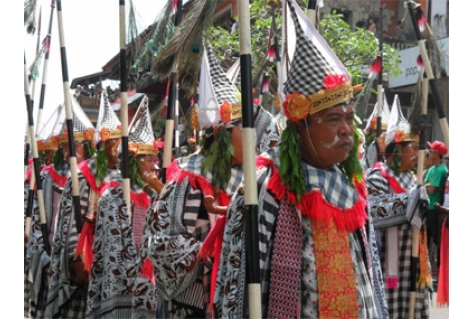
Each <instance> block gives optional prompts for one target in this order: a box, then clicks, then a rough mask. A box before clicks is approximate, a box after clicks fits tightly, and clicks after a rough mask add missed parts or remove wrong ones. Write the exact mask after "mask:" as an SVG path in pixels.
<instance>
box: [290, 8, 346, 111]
mask: <svg viewBox="0 0 474 319" xmlns="http://www.w3.org/2000/svg"><path fill="white" fill-rule="evenodd" d="M286 3H287V4H288V9H289V13H290V15H291V18H292V24H293V25H294V32H295V34H294V35H293V34H289V33H287V34H286V37H294V36H296V44H295V45H294V53H293V54H292V57H291V61H290V66H289V71H288V74H287V79H286V82H285V83H284V85H283V92H284V94H294V93H295V92H299V93H300V94H301V95H304V96H306V97H307V98H308V100H309V103H310V105H309V107H310V110H309V114H314V113H316V112H319V111H322V110H324V109H327V108H329V107H331V106H335V105H338V104H341V103H348V102H349V101H350V100H352V99H353V90H352V85H351V78H350V75H349V73H348V72H347V70H346V68H345V67H344V66H343V65H342V63H341V62H340V61H339V59H338V58H337V56H336V55H335V54H334V52H333V51H332V50H331V48H330V47H329V46H328V45H327V43H326V41H325V40H324V39H323V38H322V37H321V35H320V34H319V33H318V31H317V30H316V29H315V28H314V26H313V25H312V24H311V23H310V22H309V20H308V19H307V18H306V17H303V16H304V14H302V10H301V9H300V8H299V6H298V4H297V3H295V1H294V0H288V1H286ZM288 20H289V19H288V18H287V23H288V22H289V21H288ZM284 41H285V40H284ZM286 43H288V40H286Z"/></svg>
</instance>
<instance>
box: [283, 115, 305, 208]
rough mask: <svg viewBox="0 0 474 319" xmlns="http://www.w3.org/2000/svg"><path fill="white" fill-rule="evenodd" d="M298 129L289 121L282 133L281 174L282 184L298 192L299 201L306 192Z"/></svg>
mask: <svg viewBox="0 0 474 319" xmlns="http://www.w3.org/2000/svg"><path fill="white" fill-rule="evenodd" d="M298 137H299V134H298V129H297V127H296V123H294V122H292V121H288V125H287V127H286V129H285V130H284V131H283V134H282V135H281V145H280V176H281V183H282V185H285V184H286V185H287V187H288V190H290V191H293V192H295V193H296V197H297V198H298V202H300V201H301V195H303V194H304V192H305V185H304V175H303V168H302V167H301V156H300V151H299V149H298Z"/></svg>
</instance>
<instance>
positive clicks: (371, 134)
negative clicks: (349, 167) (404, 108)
mask: <svg viewBox="0 0 474 319" xmlns="http://www.w3.org/2000/svg"><path fill="white" fill-rule="evenodd" d="M377 109H378V102H377V103H375V106H374V111H373V112H372V114H371V115H370V117H369V119H368V120H367V125H366V127H365V129H364V134H365V151H364V156H363V157H362V169H363V171H364V172H365V171H367V170H368V169H369V168H372V166H374V165H375V163H377V162H378V161H379V157H380V156H381V154H382V153H383V150H382V149H381V146H382V145H384V143H383V141H382V138H380V137H378V136H377V112H378V110H377ZM389 118H390V108H389V106H388V102H387V97H386V96H385V93H384V94H383V106H382V119H381V128H380V132H381V134H383V133H384V132H386V131H387V124H388V120H389ZM383 138H385V137H383Z"/></svg>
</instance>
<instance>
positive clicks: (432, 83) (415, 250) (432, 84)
mask: <svg viewBox="0 0 474 319" xmlns="http://www.w3.org/2000/svg"><path fill="white" fill-rule="evenodd" d="M405 4H406V5H407V7H408V11H409V13H410V18H411V22H412V25H413V30H414V31H415V36H416V39H417V41H418V47H419V48H420V54H421V58H422V60H423V65H424V68H425V72H426V79H423V87H422V91H423V93H422V94H423V95H422V96H423V103H422V111H421V114H422V116H421V120H422V122H424V120H425V118H426V114H427V104H428V85H427V84H426V81H428V84H429V88H430V89H431V93H432V94H433V98H434V102H435V106H436V110H437V112H438V118H439V122H440V125H441V130H442V131H443V135H444V139H445V141H446V146H448V149H449V127H448V122H447V120H446V116H445V114H444V109H443V105H442V103H441V98H440V96H439V92H438V86H437V85H436V79H435V77H434V74H433V70H432V69H431V63H430V59H429V57H428V53H427V50H426V46H425V40H423V39H422V38H421V32H420V27H419V25H418V22H417V19H416V15H415V10H414V7H413V1H406V2H405ZM423 126H424V125H423V123H422V127H423ZM422 133H423V134H422V135H420V138H424V135H425V134H424V132H423V131H422ZM424 144H425V141H423V143H422V141H421V140H420V146H421V147H420V153H419V155H418V170H421V171H420V172H421V174H420V173H418V184H419V185H423V180H422V176H423V173H422V169H423V160H424V152H423V153H421V151H422V150H423V148H424ZM412 234H413V239H412V251H411V262H410V264H411V282H410V301H409V308H408V318H410V319H413V318H414V317H415V303H416V274H417V269H418V264H419V262H420V260H419V247H418V246H419V241H420V238H419V237H420V230H419V229H418V228H416V227H414V226H412Z"/></svg>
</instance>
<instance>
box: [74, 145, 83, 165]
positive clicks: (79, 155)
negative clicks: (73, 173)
mask: <svg viewBox="0 0 474 319" xmlns="http://www.w3.org/2000/svg"><path fill="white" fill-rule="evenodd" d="M74 147H75V152H76V158H77V164H79V163H80V162H82V161H83V160H85V158H86V155H85V154H86V152H85V151H86V150H85V148H84V144H83V143H82V142H79V141H74Z"/></svg>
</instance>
